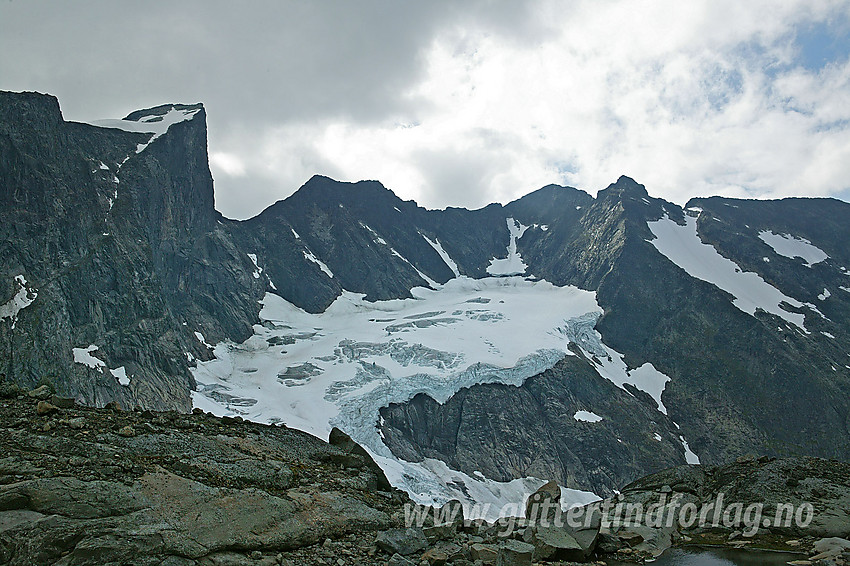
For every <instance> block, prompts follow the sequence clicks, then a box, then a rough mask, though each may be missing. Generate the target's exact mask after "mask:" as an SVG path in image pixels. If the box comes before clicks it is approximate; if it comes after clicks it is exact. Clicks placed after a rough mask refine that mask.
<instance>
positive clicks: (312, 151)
mask: <svg viewBox="0 0 850 566" xmlns="http://www.w3.org/2000/svg"><path fill="white" fill-rule="evenodd" d="M0 89H3V90H35V91H39V92H48V93H51V94H54V95H56V96H57V97H58V98H59V102H60V104H61V106H62V110H63V113H64V116H65V119H66V120H81V121H88V120H95V119H100V118H115V117H123V116H125V115H126V114H127V113H129V112H130V111H132V110H136V109H139V108H145V107H150V106H155V105H158V104H162V103H165V102H184V103H192V102H199V101H200V102H203V103H204V104H205V106H206V109H207V116H208V124H209V149H210V158H211V167H212V171H213V176H214V177H215V183H216V185H215V186H216V201H217V206H218V208H219V210H221V211H222V212H223V213H224V214H225V215H226V216H229V217H232V218H247V217H249V216H252V215H254V214H256V213H258V212H259V211H261V210H262V209H263V208H265V207H266V206H268V205H269V204H271V203H273V202H274V201H276V200H279V199H282V198H285V197H286V196H288V195H289V194H291V193H292V192H294V191H295V190H296V189H297V188H298V187H299V186H300V185H301V184H303V183H304V182H305V181H306V180H307V179H309V178H310V176H312V175H313V174H316V173H319V174H324V175H328V176H331V177H334V178H336V179H340V180H346V181H356V180H360V179H378V180H380V181H381V182H383V183H384V185H386V186H387V187H389V188H390V189H392V190H393V191H395V192H396V193H397V194H398V195H400V196H401V197H402V198H405V199H411V198H412V199H415V200H416V201H418V202H419V203H420V204H422V205H424V206H427V207H429V208H442V207H445V206H467V207H480V206H483V205H485V204H487V203H490V202H507V201H509V200H512V199H514V198H516V197H518V196H521V195H523V194H525V193H528V192H530V191H532V190H534V189H536V188H539V187H541V186H543V185H545V184H548V183H558V184H565V185H571V186H575V187H578V188H582V189H585V190H587V191H589V192H591V193H595V192H596V191H597V190H598V189H600V188H604V187H605V186H606V185H608V184H609V183H611V182H613V181H614V180H616V179H617V177H618V176H620V175H629V176H631V177H634V178H635V179H637V180H638V181H639V182H641V183H644V184H645V185H646V186H647V189H648V190H649V192H650V193H651V194H653V195H655V196H661V197H664V198H666V199H668V200H672V201H674V202H678V203H680V204H683V203H684V202H685V201H686V200H687V199H688V198H689V197H691V196H705V195H712V194H720V195H727V196H742V197H782V196H792V195H793V196H827V195H833V196H840V197H842V198H844V199H847V198H848V197H850V190H848V189H850V2H848V1H847V0H834V1H833V0H804V1H803V0H801V1H795V0H785V1H762V0H747V1H745V2H742V1H741V0H687V1H682V0H670V1H666V0H642V1H610V2H607V1H602V0H594V1H586V2H585V1H564V0H561V1H551V2H550V1H546V0H539V1H537V0H534V1H529V2H519V1H505V2H485V1H466V2H436V1H428V2H425V1H413V0H409V1H402V0H396V1H381V2H376V1H360V0H358V1H353V0H340V1H336V2H333V1H327V2H322V1H307V0H304V1H291V2H284V1H280V0H276V1H268V2H260V1H254V2H232V1H226V2H214V1H210V0H203V1H197V2H191V1H190V2H181V1H177V0H171V1H169V2H138V1H134V2H124V1H118V0H108V1H91V0H88V1H86V2H65V1H58V0H57V1H50V2H48V1H39V0H26V1H24V0H11V1H10V0H0Z"/></svg>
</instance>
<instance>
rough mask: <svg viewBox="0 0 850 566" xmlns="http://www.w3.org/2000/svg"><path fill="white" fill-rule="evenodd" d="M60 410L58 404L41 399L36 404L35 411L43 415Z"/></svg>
mask: <svg viewBox="0 0 850 566" xmlns="http://www.w3.org/2000/svg"><path fill="white" fill-rule="evenodd" d="M58 410H59V407H57V406H56V405H51V404H50V403H48V402H47V401H39V402H38V404H37V405H36V406H35V412H36V413H38V414H39V415H41V416H45V415H49V414H52V413H55V412H56V411H58Z"/></svg>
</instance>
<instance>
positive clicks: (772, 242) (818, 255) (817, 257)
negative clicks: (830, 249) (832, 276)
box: [759, 230, 829, 267]
mask: <svg viewBox="0 0 850 566" xmlns="http://www.w3.org/2000/svg"><path fill="white" fill-rule="evenodd" d="M759 238H760V239H761V241H762V242H764V243H765V244H767V245H768V246H770V247H771V248H773V251H775V252H776V253H777V254H779V255H781V256H784V257H789V258H791V259H794V258H797V257H799V258H802V260H803V261H805V262H806V265H807V266H808V267H811V266H812V265H814V264H816V263H820V262H822V261H824V260H826V259H827V258H829V256H828V255H826V252H824V251H823V250H821V249H820V248H818V247H817V246H815V245H813V244H812V243H811V242H810V241H808V240H807V239H805V238H800V237H798V236H792V235H791V234H775V233H774V232H771V231H769V230H764V231H761V232H759Z"/></svg>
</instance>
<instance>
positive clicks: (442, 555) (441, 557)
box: [422, 548, 449, 566]
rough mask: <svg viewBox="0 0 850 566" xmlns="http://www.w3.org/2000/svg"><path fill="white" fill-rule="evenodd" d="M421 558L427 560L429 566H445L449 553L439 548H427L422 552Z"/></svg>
mask: <svg viewBox="0 0 850 566" xmlns="http://www.w3.org/2000/svg"><path fill="white" fill-rule="evenodd" d="M422 560H424V561H425V562H427V563H428V564H429V566H446V563H447V562H448V561H449V555H448V554H447V553H446V552H445V551H444V550H442V549H440V548H429V549H428V550H426V551H425V552H424V553H423V554H422Z"/></svg>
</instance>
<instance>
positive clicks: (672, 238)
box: [647, 215, 819, 333]
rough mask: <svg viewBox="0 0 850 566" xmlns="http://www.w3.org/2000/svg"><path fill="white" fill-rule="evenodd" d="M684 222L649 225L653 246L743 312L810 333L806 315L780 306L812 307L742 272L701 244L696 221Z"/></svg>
mask: <svg viewBox="0 0 850 566" xmlns="http://www.w3.org/2000/svg"><path fill="white" fill-rule="evenodd" d="M685 222H686V225H685V226H680V225H679V224H676V223H675V222H674V221H672V220H671V219H670V218H669V217H667V216H666V215H665V217H664V218H662V219H661V220H656V221H654V222H648V223H647V224H648V225H649V229H650V230H651V231H652V233H653V234H654V235H655V239H654V240H651V241H650V242H651V243H652V245H653V246H655V248H656V249H657V250H658V251H659V252H661V253H662V254H663V255H664V256H666V257H667V258H668V259H669V260H670V261H672V262H673V263H675V264H676V265H678V266H679V267H681V268H682V269H684V270H685V271H686V272H688V274H689V275H691V276H692V277H696V278H697V279H702V280H703V281H707V282H709V283H712V284H714V285H716V286H717V287H719V288H720V289H722V290H724V291H726V292H727V293H730V294H731V295H732V296H734V297H735V299H734V300H733V301H732V302H733V304H734V305H735V306H736V307H738V308H739V309H740V310H742V311H743V312H745V313H747V314H750V315H755V312H756V310H758V309H761V310H763V311H766V312H769V313H772V314H775V315H776V316H779V317H781V318H783V319H785V320H787V321H788V322H790V323H792V324H794V325H796V326H797V327H799V328H800V329H802V330H803V331H804V332H806V333H808V331H807V330H806V327H805V325H804V322H805V315H802V314H797V313H790V312H788V311H786V310H785V309H783V308H782V307H781V306H780V304H781V303H783V302H784V303H788V304H789V305H791V306H793V307H796V308H800V307H803V306H809V307H810V308H813V307H812V306H811V305H808V304H804V303H801V302H800V301H798V300H796V299H793V298H791V297H789V296H787V295H785V294H783V293H782V292H781V291H780V290H779V289H777V288H776V287H773V286H772V285H770V284H768V283H767V282H766V281H765V280H764V279H762V278H761V276H760V275H758V274H757V273H753V272H749V271H742V270H741V269H740V268H739V267H738V265H737V264H736V263H735V262H734V261H732V260H730V259H727V258H725V257H723V256H722V255H720V253H718V251H717V250H716V249H715V248H714V246H712V245H710V244H704V243H703V242H702V241H701V240H700V238H699V235H698V234H697V221H696V218H692V217H689V216H686V217H685ZM813 310H815V311H817V309H813ZM817 312H819V311H817Z"/></svg>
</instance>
